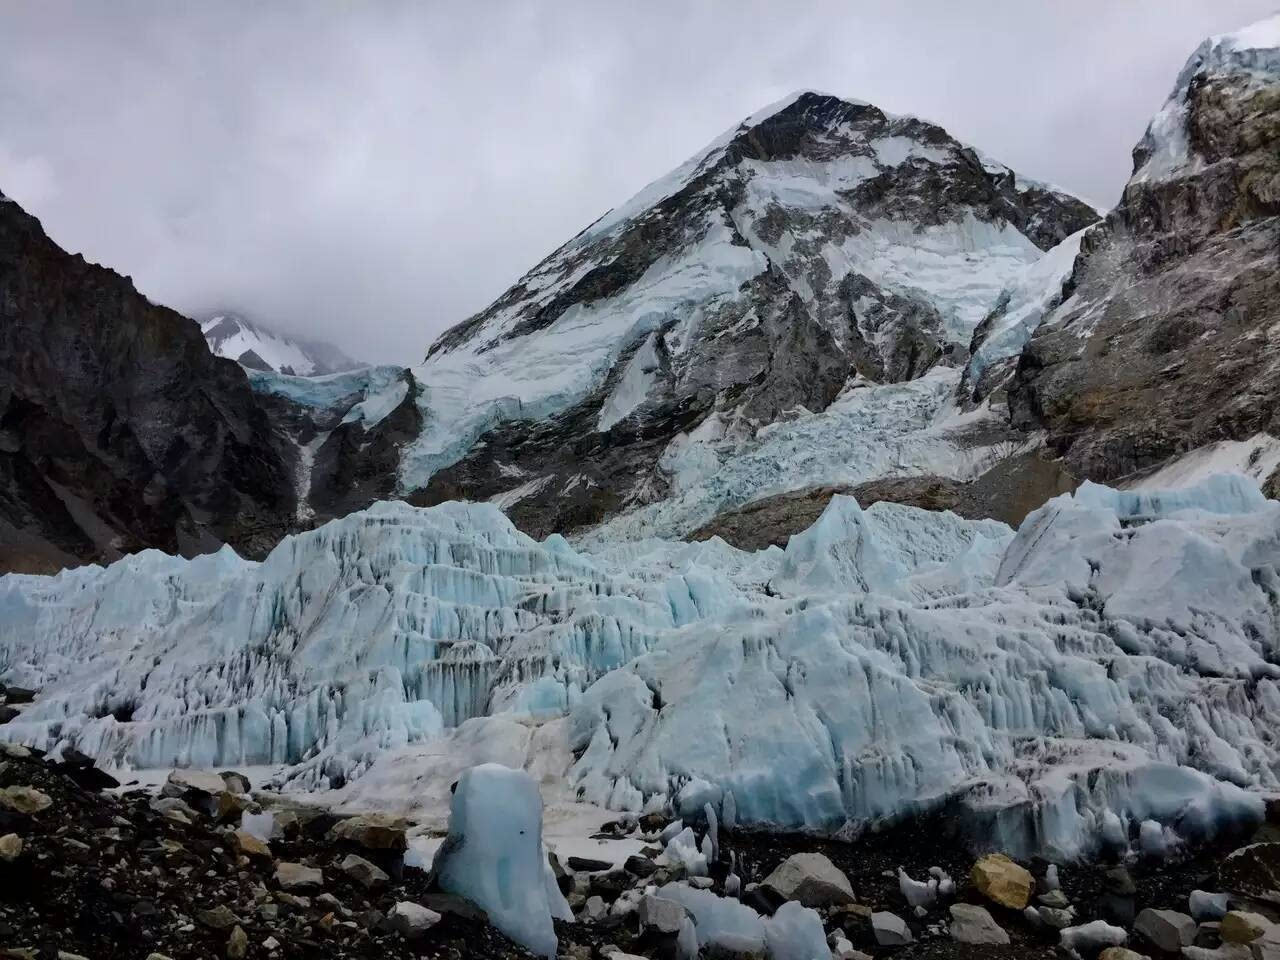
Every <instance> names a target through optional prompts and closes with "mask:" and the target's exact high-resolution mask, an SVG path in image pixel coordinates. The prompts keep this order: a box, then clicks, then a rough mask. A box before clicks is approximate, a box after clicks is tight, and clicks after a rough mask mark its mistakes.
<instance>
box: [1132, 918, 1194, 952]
mask: <svg viewBox="0 0 1280 960" xmlns="http://www.w3.org/2000/svg"><path fill="white" fill-rule="evenodd" d="M1133 930H1134V932H1135V933H1137V934H1138V935H1139V936H1141V937H1143V938H1145V939H1146V940H1147V941H1148V942H1149V943H1151V944H1153V945H1154V946H1156V947H1158V948H1159V949H1161V950H1163V951H1165V952H1166V953H1177V952H1178V951H1179V950H1181V949H1182V948H1183V947H1189V946H1191V945H1192V944H1193V943H1195V940H1196V922H1195V921H1194V920H1192V919H1191V918H1190V917H1189V916H1187V915H1186V914H1185V913H1179V912H1178V911H1177V910H1153V909H1151V908H1150V907H1148V908H1147V909H1145V910H1143V911H1142V912H1141V913H1140V914H1138V918H1137V919H1136V920H1134V922H1133Z"/></svg>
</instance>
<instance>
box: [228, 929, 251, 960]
mask: <svg viewBox="0 0 1280 960" xmlns="http://www.w3.org/2000/svg"><path fill="white" fill-rule="evenodd" d="M248 952H249V935H248V934H247V933H245V932H244V929H243V928H241V927H240V926H237V927H236V928H235V929H234V930H232V931H231V936H229V937H227V960H244V956H245V954H247V953H248Z"/></svg>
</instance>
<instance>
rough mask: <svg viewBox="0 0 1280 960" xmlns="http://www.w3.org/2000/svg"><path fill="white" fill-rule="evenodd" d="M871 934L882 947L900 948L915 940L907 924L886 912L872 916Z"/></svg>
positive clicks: (894, 914) (898, 917)
mask: <svg viewBox="0 0 1280 960" xmlns="http://www.w3.org/2000/svg"><path fill="white" fill-rule="evenodd" d="M871 932H872V934H873V935H874V936H875V938H876V943H878V944H880V946H882V947H900V946H903V945H904V944H908V943H911V942H912V941H913V940H914V939H915V938H914V937H913V936H912V935H911V930H910V928H909V927H907V922H906V921H905V920H903V919H902V918H901V917H900V916H898V915H897V914H896V913H889V912H888V911H886V910H881V911H879V912H877V913H873V914H871Z"/></svg>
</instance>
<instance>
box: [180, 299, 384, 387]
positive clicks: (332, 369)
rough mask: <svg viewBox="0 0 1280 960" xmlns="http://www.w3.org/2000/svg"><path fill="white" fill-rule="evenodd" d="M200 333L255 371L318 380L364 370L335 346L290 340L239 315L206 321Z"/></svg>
mask: <svg viewBox="0 0 1280 960" xmlns="http://www.w3.org/2000/svg"><path fill="white" fill-rule="evenodd" d="M200 332H201V333H203V334H204V337H205V340H206V341H208V343H209V349H210V350H212V351H213V352H214V353H216V354H217V355H218V356H221V357H227V358H228V359H230V360H236V361H239V362H240V363H241V364H242V365H243V366H246V367H248V368H250V369H251V370H270V371H274V372H275V373H284V374H290V375H293V376H299V377H315V376H323V375H325V374H330V373H341V372H342V371H344V370H354V369H355V368H357V367H360V366H363V364H361V363H360V362H358V361H356V360H352V359H351V358H350V357H348V356H347V355H346V354H345V353H343V352H342V351H341V350H339V349H338V348H337V347H335V346H334V345H333V344H331V343H325V342H324V341H322V340H303V339H299V338H297V337H288V336H285V335H283V334H279V333H276V332H274V331H272V330H271V329H269V328H267V327H265V326H263V325H262V324H260V323H256V322H254V321H251V320H248V319H246V318H245V317H243V316H240V315H239V314H235V313H218V314H214V315H212V316H210V317H208V318H207V319H205V320H202V321H201V323H200Z"/></svg>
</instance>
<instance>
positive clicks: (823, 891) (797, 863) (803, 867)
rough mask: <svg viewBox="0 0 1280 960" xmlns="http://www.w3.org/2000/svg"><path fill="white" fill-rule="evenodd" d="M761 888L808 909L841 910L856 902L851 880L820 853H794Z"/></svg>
mask: <svg viewBox="0 0 1280 960" xmlns="http://www.w3.org/2000/svg"><path fill="white" fill-rule="evenodd" d="M761 886H762V887H764V888H766V889H767V890H768V891H769V892H771V893H773V894H775V895H776V896H779V897H781V898H782V899H783V900H798V901H799V902H800V903H801V904H803V905H804V906H806V907H838V906H841V905H842V904H848V903H854V902H855V898H854V895H853V887H852V886H850V884H849V878H848V877H846V876H845V875H844V872H843V871H841V870H840V869H839V868H838V867H836V865H835V864H833V863H832V862H831V861H830V860H828V859H827V858H826V857H824V856H823V855H822V854H820V853H795V854H792V855H791V856H789V857H788V858H787V859H786V860H784V861H783V862H782V863H780V864H779V865H778V866H777V867H775V868H774V870H773V872H772V873H770V874H769V876H767V877H765V879H764V881H763V882H762V883H761Z"/></svg>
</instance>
